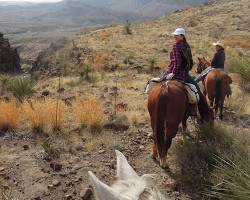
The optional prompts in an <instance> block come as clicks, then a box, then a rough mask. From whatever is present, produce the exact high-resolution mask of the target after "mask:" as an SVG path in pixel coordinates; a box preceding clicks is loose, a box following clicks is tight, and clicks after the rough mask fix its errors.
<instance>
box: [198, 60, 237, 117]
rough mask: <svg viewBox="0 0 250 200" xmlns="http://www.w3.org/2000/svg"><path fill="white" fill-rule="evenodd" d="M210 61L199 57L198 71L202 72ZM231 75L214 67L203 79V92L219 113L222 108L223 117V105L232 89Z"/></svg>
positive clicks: (221, 114)
mask: <svg viewBox="0 0 250 200" xmlns="http://www.w3.org/2000/svg"><path fill="white" fill-rule="evenodd" d="M209 66H210V63H209V62H208V61H207V60H206V59H205V58H204V57H203V58H198V65H197V73H201V72H202V71H203V70H205V69H206V68H207V67H209ZM231 83H232V79H231V77H230V76H229V75H228V74H227V73H226V72H224V71H223V70H221V69H212V70H211V71H209V72H208V74H207V75H206V77H205V78H203V80H202V84H203V94H204V95H205V96H207V97H208V99H209V102H210V106H211V107H212V108H214V109H215V114H217V112H218V109H220V113H219V118H220V119H221V120H222V119H223V105H224V101H225V98H226V96H228V92H229V91H230V84H231Z"/></svg>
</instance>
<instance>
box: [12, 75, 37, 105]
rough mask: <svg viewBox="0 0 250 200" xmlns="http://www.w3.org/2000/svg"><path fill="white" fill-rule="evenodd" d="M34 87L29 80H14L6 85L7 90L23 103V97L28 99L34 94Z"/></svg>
mask: <svg viewBox="0 0 250 200" xmlns="http://www.w3.org/2000/svg"><path fill="white" fill-rule="evenodd" d="M34 86H35V84H34V82H33V81H32V80H31V79H30V78H15V79H12V80H9V83H8V89H9V90H10V91H11V92H12V94H13V96H14V97H16V98H17V99H18V100H19V101H20V102H23V100H24V98H25V97H29V96H31V95H32V94H33V93H34V92H35V91H34Z"/></svg>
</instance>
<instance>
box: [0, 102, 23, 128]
mask: <svg viewBox="0 0 250 200" xmlns="http://www.w3.org/2000/svg"><path fill="white" fill-rule="evenodd" d="M19 121H20V109H19V107H18V105H17V103H16V101H14V100H12V101H10V102H6V101H0V129H1V130H8V129H16V128H17V127H18V123H19Z"/></svg>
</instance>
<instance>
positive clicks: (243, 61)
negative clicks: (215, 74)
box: [228, 56, 250, 81]
mask: <svg viewBox="0 0 250 200" xmlns="http://www.w3.org/2000/svg"><path fill="white" fill-rule="evenodd" d="M228 69H229V70H230V71H231V72H233V73H238V74H240V75H241V76H242V78H243V79H244V80H246V81H250V57H247V56H242V57H240V58H233V59H232V60H231V61H230V63H229V65H228Z"/></svg>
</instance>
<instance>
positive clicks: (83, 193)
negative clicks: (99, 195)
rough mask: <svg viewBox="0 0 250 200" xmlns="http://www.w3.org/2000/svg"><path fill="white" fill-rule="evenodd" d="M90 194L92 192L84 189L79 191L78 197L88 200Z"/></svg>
mask: <svg viewBox="0 0 250 200" xmlns="http://www.w3.org/2000/svg"><path fill="white" fill-rule="evenodd" d="M92 194H93V192H92V190H91V189H90V188H86V189H84V190H81V191H80V197H81V199H82V200H88V199H89V198H90V197H91V195H92Z"/></svg>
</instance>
